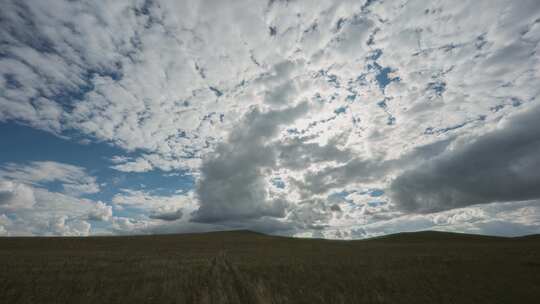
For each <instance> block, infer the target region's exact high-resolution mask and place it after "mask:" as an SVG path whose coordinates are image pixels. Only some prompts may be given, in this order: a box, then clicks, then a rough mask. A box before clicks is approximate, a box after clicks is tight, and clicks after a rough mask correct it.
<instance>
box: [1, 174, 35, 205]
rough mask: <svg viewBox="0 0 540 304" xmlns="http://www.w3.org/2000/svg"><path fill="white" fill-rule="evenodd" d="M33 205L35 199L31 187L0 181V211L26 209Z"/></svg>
mask: <svg viewBox="0 0 540 304" xmlns="http://www.w3.org/2000/svg"><path fill="white" fill-rule="evenodd" d="M35 203H36V199H35V197H34V192H33V191H32V188H31V187H29V186H26V185H24V184H19V183H15V182H11V181H2V180H0V211H3V212H6V211H14V210H18V209H28V208H31V207H32V206H33V205H34V204H35Z"/></svg>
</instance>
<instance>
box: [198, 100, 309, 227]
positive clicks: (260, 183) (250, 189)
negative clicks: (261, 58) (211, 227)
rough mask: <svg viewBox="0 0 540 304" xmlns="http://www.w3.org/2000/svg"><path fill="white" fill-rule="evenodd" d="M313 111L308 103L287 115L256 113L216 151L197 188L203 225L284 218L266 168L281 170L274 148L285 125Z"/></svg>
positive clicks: (283, 201) (284, 112)
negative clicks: (270, 195) (270, 189)
mask: <svg viewBox="0 0 540 304" xmlns="http://www.w3.org/2000/svg"><path fill="white" fill-rule="evenodd" d="M307 111H308V105H307V103H305V102H303V103H300V104H298V105H296V106H294V107H290V108H285V109H283V110H270V111H267V112H261V111H260V110H259V109H258V108H254V109H252V111H251V112H249V113H248V114H247V115H246V116H245V118H244V121H243V122H242V123H241V124H240V125H239V126H238V127H237V128H236V129H235V130H234V131H233V132H232V133H231V134H230V136H229V138H228V140H227V141H226V142H225V143H222V144H220V145H219V146H218V147H217V148H216V152H215V154H214V155H212V156H210V158H208V159H207V160H205V162H204V163H203V165H202V168H201V180H200V181H199V184H198V185H197V197H198V198H199V201H200V207H199V209H198V210H197V211H196V212H195V213H194V215H193V220H194V221H197V222H206V223H212V222H220V221H235V220H245V219H257V218H261V217H264V216H269V217H278V218H279V217H284V216H285V210H286V208H287V207H288V206H287V205H288V202H287V200H286V199H285V198H279V197H278V198H273V199H269V198H268V194H267V192H266V186H267V185H266V181H265V179H264V178H263V176H264V175H263V171H264V170H265V168H268V167H273V166H275V162H276V151H275V149H273V147H272V145H271V144H269V143H270V142H271V141H272V140H273V139H274V137H275V136H276V135H277V133H278V131H280V127H282V126H283V125H286V124H289V123H292V122H293V121H294V120H295V119H297V118H298V117H299V116H301V115H303V114H305V113H306V112H307Z"/></svg>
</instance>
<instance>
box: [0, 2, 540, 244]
mask: <svg viewBox="0 0 540 304" xmlns="http://www.w3.org/2000/svg"><path fill="white" fill-rule="evenodd" d="M538 20H540V5H539V4H538V1H534V0H527V1H522V2H520V3H519V4H517V3H516V2H513V1H508V0H496V1H488V0H486V1H465V0H463V1H452V2H432V1H422V0H414V1H385V0H378V1H346V0H343V1H328V2H324V3H323V2H321V3H318V2H317V3H314V2H311V1H295V2H290V1H268V2H264V1H234V3H233V2H228V1H220V2H217V1H195V0H193V1H191V0H182V1H172V0H122V1H114V3H112V2H111V3H95V2H94V1H76V2H74V1H67V0H52V1H47V2H44V1H32V0H25V1H15V0H8V1H4V3H3V4H2V11H1V12H0V147H1V149H0V234H1V235H95V234H133V233H137V234H140V233H176V232H190V231H209V230H221V229H239V228H242V229H253V230H257V231H261V232H267V233H273V234H282V235H292V236H301V237H311V236H318V237H320V236H321V235H322V236H324V237H327V238H347V239H354V238H365V237H371V236H377V235H382V234H387V233H394V232H400V231H415V230H427V229H434V230H446V231H457V232H469V233H480V234H497V235H522V234H528V233H539V232H540V206H539V203H538V202H539V201H540V190H537V189H540V175H539V174H538V172H540V170H538V169H539V167H538V166H539V164H540V160H539V158H538V155H540V153H538V152H540V147H539V146H538V142H539V138H540V133H539V132H538V130H539V129H540V126H539V125H538V122H537V119H536V117H537V115H538V113H539V111H540V106H539V105H538V95H539V93H540V89H539V88H538V86H537V85H536V83H538V77H539V75H540V74H539V68H540V60H539V57H538V56H537V54H538V52H539V51H540V49H539V48H540V46H539V42H540V23H539V22H538ZM456 24H458V25H459V27H456Z"/></svg>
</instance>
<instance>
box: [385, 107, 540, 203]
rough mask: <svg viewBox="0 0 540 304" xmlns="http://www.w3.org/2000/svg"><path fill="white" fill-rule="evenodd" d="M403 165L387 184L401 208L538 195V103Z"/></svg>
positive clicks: (498, 200) (539, 153)
mask: <svg viewBox="0 0 540 304" xmlns="http://www.w3.org/2000/svg"><path fill="white" fill-rule="evenodd" d="M472 140H473V141H472V142H470V143H467V144H463V145H460V146H459V147H456V148H454V149H449V150H447V151H446V152H444V153H442V154H441V155H440V156H439V157H436V158H434V159H433V160H432V161H430V162H427V163H425V164H423V165H421V166H418V167H417V168H415V169H412V170H409V171H406V172H405V173H403V174H402V175H400V176H399V177H397V178H396V179H395V180H394V181H393V182H392V184H391V187H390V188H391V196H392V199H393V201H394V202H395V203H396V204H397V205H398V206H399V207H401V209H403V210H405V211H411V212H420V213H427V212H437V211H441V210H448V209H452V208H458V207H464V206H468V205H472V204H484V203H490V202H504V201H520V200H529V199H536V198H540V106H536V107H534V108H532V109H530V110H529V111H527V112H522V113H520V114H518V115H515V116H513V117H511V118H510V119H508V121H506V123H505V124H503V125H502V126H501V127H500V128H498V129H496V130H494V131H491V132H490V133H487V134H485V135H483V136H480V137H478V138H476V139H472Z"/></svg>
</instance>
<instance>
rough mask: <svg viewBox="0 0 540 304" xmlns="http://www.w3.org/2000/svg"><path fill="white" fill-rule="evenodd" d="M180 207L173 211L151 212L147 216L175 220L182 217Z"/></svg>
mask: <svg viewBox="0 0 540 304" xmlns="http://www.w3.org/2000/svg"><path fill="white" fill-rule="evenodd" d="M182 215H183V213H182V209H178V210H176V211H174V212H164V213H153V214H150V215H149V218H151V219H156V220H163V221H176V220H179V219H181V218H182Z"/></svg>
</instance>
